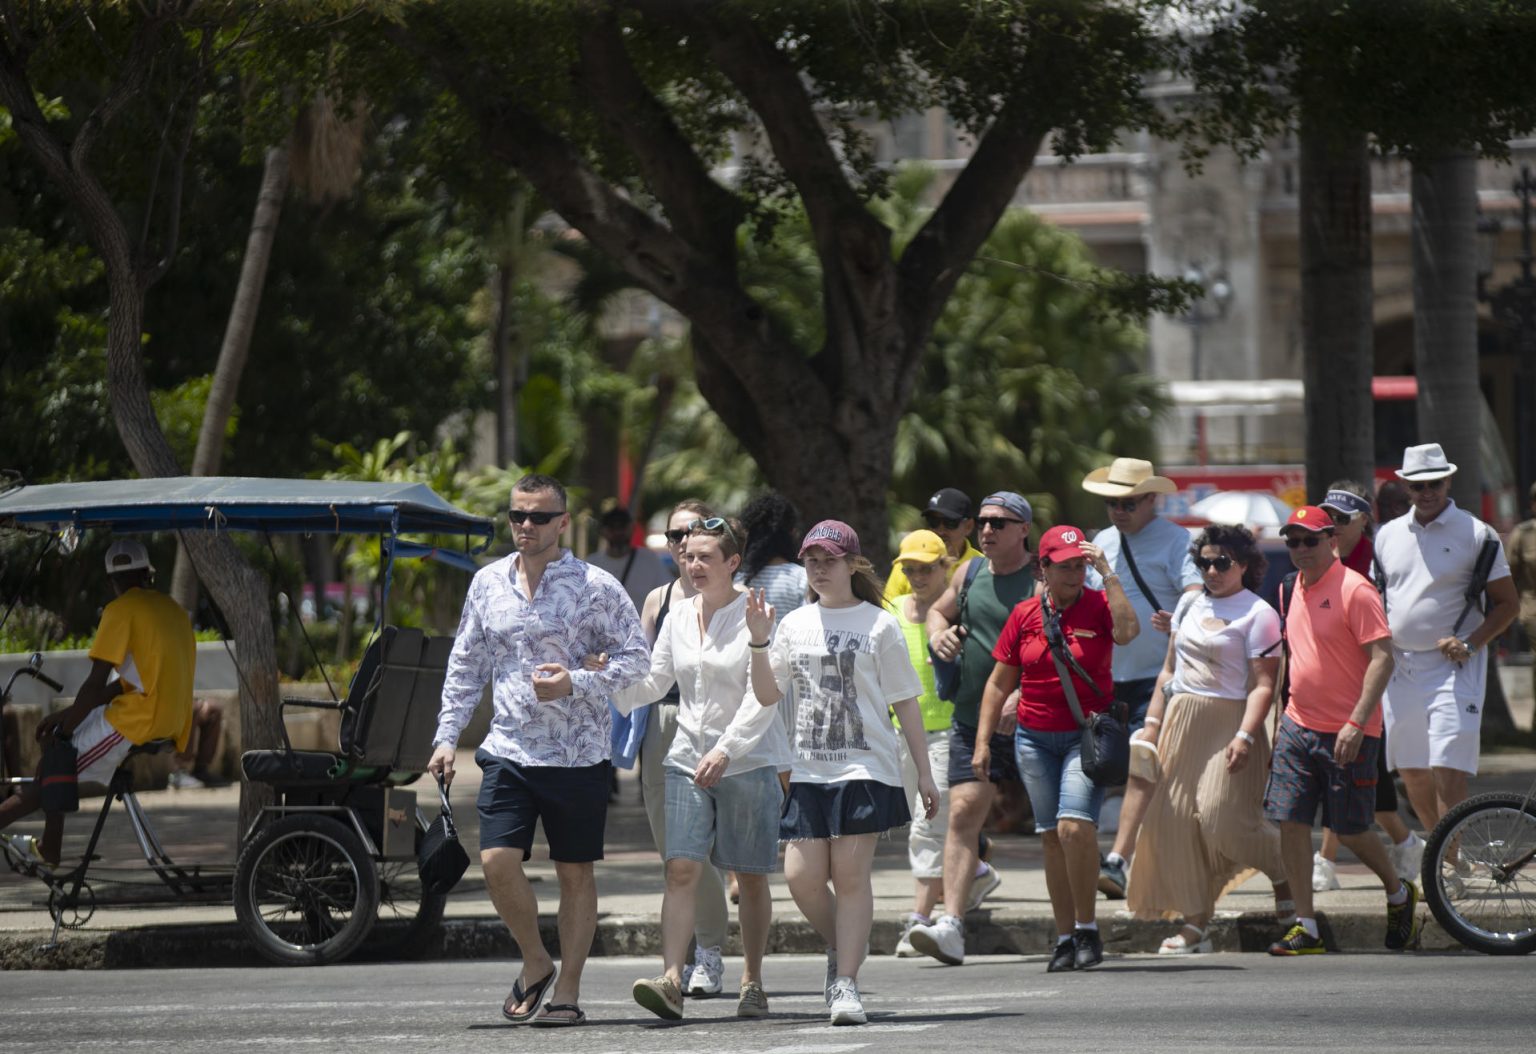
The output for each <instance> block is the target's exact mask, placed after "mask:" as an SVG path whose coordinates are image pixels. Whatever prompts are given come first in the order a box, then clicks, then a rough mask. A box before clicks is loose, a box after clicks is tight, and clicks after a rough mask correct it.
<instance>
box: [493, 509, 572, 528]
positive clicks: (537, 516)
mask: <svg viewBox="0 0 1536 1054" xmlns="http://www.w3.org/2000/svg"><path fill="white" fill-rule="evenodd" d="M507 515H508V516H509V517H510V518H511V520H512V522H513V523H516V524H524V523H527V522H528V521H529V520H532V521H533V522H534V523H535V524H537V525H538V526H540V527H543V526H544V525H545V524H547V523H549V522H550V521H552V520H558V519H559V518H560V517H562V516H564V515H565V510H564V509H561V510H560V511H559V512H525V511H523V510H522V509H512V510H511V511H510V512H508V513H507Z"/></svg>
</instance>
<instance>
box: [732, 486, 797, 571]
mask: <svg viewBox="0 0 1536 1054" xmlns="http://www.w3.org/2000/svg"><path fill="white" fill-rule="evenodd" d="M799 520H800V511H799V510H798V509H796V508H795V506H794V503H793V502H791V501H790V500H789V499H788V498H786V497H784V495H782V494H779V493H777V492H776V491H768V492H767V493H766V494H759V495H758V496H757V497H755V498H753V499H752V500H751V501H749V502H747V507H746V508H745V509H742V510H741V525H742V526H743V527H745V528H746V531H747V546H746V548H745V549H744V550H743V551H742V554H741V580H742V581H743V582H747V583H751V581H752V579H753V577H754V576H756V574H757V573H758V572H759V571H761V570H762V569H763V568H765V567H767V566H768V564H769V562H770V561H771V560H773V559H774V557H783V558H784V559H785V560H788V561H789V562H790V563H798V562H799V556H800V524H799Z"/></svg>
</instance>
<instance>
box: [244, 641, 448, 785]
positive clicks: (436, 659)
mask: <svg viewBox="0 0 1536 1054" xmlns="http://www.w3.org/2000/svg"><path fill="white" fill-rule="evenodd" d="M452 650H453V638H452V637H429V636H427V635H426V634H425V633H423V632H422V631H421V630H419V629H401V628H398V627H395V626H386V627H384V629H383V631H382V632H380V634H379V635H378V636H377V637H376V638H375V639H374V641H373V643H372V644H371V645H369V647H368V650H367V652H365V653H364V655H363V661H362V664H361V665H359V666H358V668H357V673H356V674H355V675H354V676H353V678H352V683H351V685H350V686H349V687H348V689H347V697H346V698H345V699H343V700H342V701H341V702H340V703H328V702H315V701H313V700H306V699H284V700H283V705H284V706H319V707H324V708H333V709H339V710H340V711H341V732H340V736H339V742H338V743H337V749H336V750H335V751H334V752H330V751H318V750H294V749H293V748H292V745H291V744H290V745H289V746H287V747H285V748H283V749H280V750H247V751H246V752H245V753H244V754H243V755H241V757H240V768H241V770H242V771H244V773H245V776H246V778H247V779H249V780H251V781H253V782H256V783H270V784H272V785H274V786H276V787H279V788H288V787H319V786H331V785H336V784H357V783H375V784H378V783H390V784H397V783H408V782H410V781H411V780H413V779H415V778H416V777H417V776H419V775H421V773H422V772H424V771H425V770H426V767H427V762H428V761H430V760H431V758H432V734H433V732H434V731H435V730H436V728H437V712H438V708H439V706H440V704H441V700H442V694H443V677H444V675H445V673H446V672H447V669H448V655H449V653H450V652H451V651H452ZM285 738H286V732H285Z"/></svg>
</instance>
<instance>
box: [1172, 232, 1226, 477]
mask: <svg viewBox="0 0 1536 1054" xmlns="http://www.w3.org/2000/svg"><path fill="white" fill-rule="evenodd" d="M1184 280H1185V281H1186V282H1190V283H1192V284H1194V285H1197V286H1199V287H1200V295H1199V296H1197V297H1196V298H1195V299H1194V300H1192V301H1191V302H1190V305H1189V307H1188V308H1187V309H1185V311H1184V314H1183V315H1181V316H1180V317H1179V321H1181V322H1183V323H1184V324H1185V325H1186V326H1188V327H1189V375H1190V379H1191V380H1196V381H1198V380H1199V379H1200V366H1201V354H1200V353H1201V339H1200V338H1201V334H1202V332H1203V331H1204V329H1205V327H1206V326H1208V325H1210V324H1211V323H1212V322H1219V321H1221V320H1222V319H1224V318H1226V317H1227V312H1228V311H1229V310H1231V308H1232V283H1231V282H1229V281H1227V272H1226V271H1225V270H1224V269H1222V268H1217V269H1216V270H1215V271H1211V272H1207V271H1206V269H1205V265H1204V264H1202V263H1200V262H1199V261H1198V260H1197V261H1195V262H1194V263H1192V264H1190V265H1189V266H1188V267H1186V268H1185V269H1184ZM1195 460H1196V463H1197V464H1200V465H1204V464H1205V463H1206V460H1207V454H1206V442H1205V414H1203V413H1201V412H1199V411H1198V410H1197V411H1196V412H1195Z"/></svg>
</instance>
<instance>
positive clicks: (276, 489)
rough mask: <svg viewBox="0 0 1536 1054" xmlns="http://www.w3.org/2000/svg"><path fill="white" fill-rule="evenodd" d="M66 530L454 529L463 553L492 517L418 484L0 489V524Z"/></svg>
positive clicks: (242, 480) (481, 541) (146, 482)
mask: <svg viewBox="0 0 1536 1054" xmlns="http://www.w3.org/2000/svg"><path fill="white" fill-rule="evenodd" d="M69 526H73V527H75V528H76V529H78V530H86V529H89V528H105V529H109V530H111V531H113V532H115V533H118V534H133V533H144V532H150V531H173V530H215V531H266V532H269V533H272V534H386V535H396V534H456V535H463V536H465V538H466V543H467V545H466V548H468V549H469V551H470V552H471V553H477V552H480V551H482V550H483V549H485V548H486V547H487V546H488V545H489V544H490V543H491V540H492V538H494V537H495V531H496V528H495V524H494V523H493V522H492V521H491V520H489V519H487V518H485V517H483V516H473V515H470V514H469V513H467V512H465V511H463V510H462V509H459V508H457V507H455V506H453V505H451V504H449V503H448V502H446V501H444V500H443V499H442V498H441V497H439V496H438V494H437V493H436V492H435V491H433V490H432V488H431V487H428V486H427V485H426V484H424V483H370V482H359V481H353V480H325V479H263V478H254V477H231V476H167V477H158V478H152V479H124V480H104V481H99V482H91V483H44V484H39V485H37V486H24V487H18V488H16V489H14V490H11V491H7V492H6V493H4V494H3V495H0V527H14V528H22V529H32V530H41V531H58V530H63V529H64V528H66V527H69ZM402 555H403V554H402Z"/></svg>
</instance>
